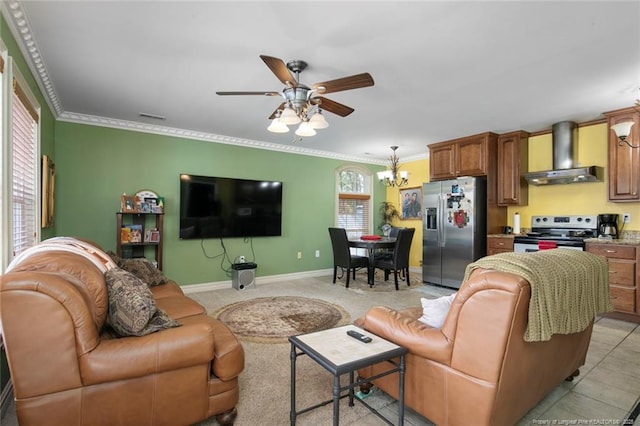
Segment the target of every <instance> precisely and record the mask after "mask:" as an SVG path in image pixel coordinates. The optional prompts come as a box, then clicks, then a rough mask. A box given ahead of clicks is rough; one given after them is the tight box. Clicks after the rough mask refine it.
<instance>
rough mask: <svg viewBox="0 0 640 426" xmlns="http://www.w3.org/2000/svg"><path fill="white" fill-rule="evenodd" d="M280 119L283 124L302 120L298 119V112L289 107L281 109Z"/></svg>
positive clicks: (296, 122)
mask: <svg viewBox="0 0 640 426" xmlns="http://www.w3.org/2000/svg"><path fill="white" fill-rule="evenodd" d="M280 121H282V122H283V123H284V124H287V125H291V124H298V123H299V122H300V121H302V120H300V117H298V114H296V112H295V111H294V110H293V109H292V108H291V107H286V108H285V109H284V111H282V115H281V116H280Z"/></svg>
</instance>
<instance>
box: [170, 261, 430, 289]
mask: <svg viewBox="0 0 640 426" xmlns="http://www.w3.org/2000/svg"><path fill="white" fill-rule="evenodd" d="M409 273H411V274H418V275H422V268H421V267H420V266H411V267H409ZM331 274H333V268H330V269H319V270H316V271H304V272H294V273H291V274H279V275H269V276H266V277H256V286H258V285H263V284H271V283H275V282H280V281H283V280H295V279H301V278H315V277H324V276H326V275H331ZM181 288H182V291H184V293H185V294H191V293H200V292H203V291H211V290H222V289H225V288H231V280H227V281H217V282H212V283H201V284H190V285H185V286H181Z"/></svg>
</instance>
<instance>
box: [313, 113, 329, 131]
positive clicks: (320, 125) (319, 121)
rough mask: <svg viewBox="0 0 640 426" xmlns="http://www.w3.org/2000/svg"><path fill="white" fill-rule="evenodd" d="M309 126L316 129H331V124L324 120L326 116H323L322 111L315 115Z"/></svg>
mask: <svg viewBox="0 0 640 426" xmlns="http://www.w3.org/2000/svg"><path fill="white" fill-rule="evenodd" d="M309 125H310V126H311V127H312V128H314V129H326V128H327V127H329V123H328V122H327V120H326V119H325V118H324V115H322V113H321V112H320V110H318V111H316V112H315V114H313V115H312V116H311V118H310V119H309Z"/></svg>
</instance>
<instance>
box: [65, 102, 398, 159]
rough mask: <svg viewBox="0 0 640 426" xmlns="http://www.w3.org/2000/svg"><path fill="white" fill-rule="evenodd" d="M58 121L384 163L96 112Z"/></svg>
mask: <svg viewBox="0 0 640 426" xmlns="http://www.w3.org/2000/svg"><path fill="white" fill-rule="evenodd" d="M58 120H59V121H65V122H69V123H77V124H88V125H92V126H102V127H111V128H114V129H122V130H131V131H136V132H143V133H153V134H157V135H163V136H172V137H178V138H185V139H194V140H200V141H205V142H213V143H221V144H226V145H236V146H241V147H245V148H258V149H265V150H268V151H278V152H288V153H291V154H300V155H308V156H312V157H322V158H331V159H334V160H343V161H352V162H358V163H367V164H377V165H384V164H385V162H384V161H382V160H378V159H367V158H363V157H356V156H351V155H344V154H339V153H336V152H328V151H320V150H315V149H309V148H303V147H301V146H290V145H278V144H274V143H270V142H264V141H256V140H251V139H242V138H236V137H233V136H224V135H216V134H213V133H205V132H196V131H193V130H185V129H178V128H175V127H166V126H157V125H152V124H146V123H139V122H136V121H127V120H120V119H115V118H106V117H99V116H95V115H87V114H78V113H73V112H66V111H65V112H63V113H62V114H60V116H59V117H58Z"/></svg>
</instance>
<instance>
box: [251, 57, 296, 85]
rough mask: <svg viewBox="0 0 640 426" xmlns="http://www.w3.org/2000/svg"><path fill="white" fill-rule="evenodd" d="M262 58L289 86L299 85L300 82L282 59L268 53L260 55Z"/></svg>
mask: <svg viewBox="0 0 640 426" xmlns="http://www.w3.org/2000/svg"><path fill="white" fill-rule="evenodd" d="M260 58H261V59H262V60H263V61H264V63H265V64H267V66H268V67H269V69H270V70H271V72H272V73H274V74H275V75H276V77H278V79H279V80H280V81H281V82H282V83H284V84H285V85H287V86H288V87H297V86H298V82H297V81H296V79H295V77H294V76H293V74H291V71H289V68H287V64H285V63H284V61H283V60H282V59H280V58H274V57H273V56H267V55H260Z"/></svg>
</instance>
